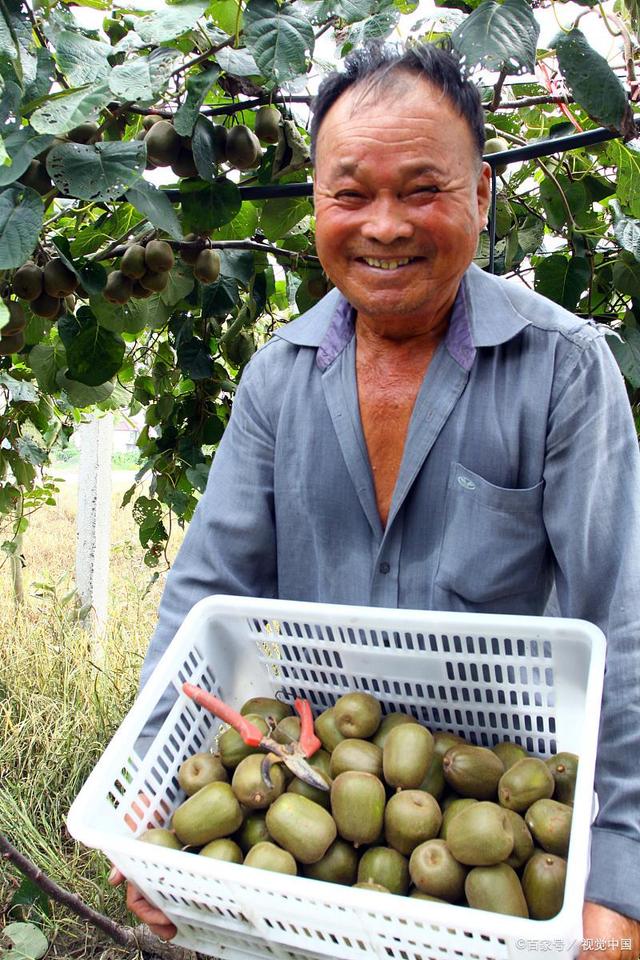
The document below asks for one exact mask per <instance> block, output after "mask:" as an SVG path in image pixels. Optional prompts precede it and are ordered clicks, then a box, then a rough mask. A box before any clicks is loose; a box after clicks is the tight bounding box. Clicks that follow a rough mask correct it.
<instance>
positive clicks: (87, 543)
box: [76, 413, 113, 662]
mask: <svg viewBox="0 0 640 960" xmlns="http://www.w3.org/2000/svg"><path fill="white" fill-rule="evenodd" d="M77 441H78V446H79V447H80V470H79V476H78V512H77V521H76V523H77V542H76V586H77V590H78V595H79V597H80V602H81V604H82V606H83V607H87V608H89V613H88V615H87V617H86V619H85V624H86V625H87V627H88V628H89V629H90V630H91V631H92V634H93V638H94V640H93V649H92V654H93V656H94V659H95V660H96V662H100V660H101V659H102V655H103V650H102V645H101V643H100V639H99V638H100V633H101V631H102V630H103V628H104V626H105V624H106V621H107V609H108V599H109V587H108V581H109V548H110V527H111V450H112V444H113V415H112V414H111V413H108V414H106V415H104V416H101V417H96V418H95V419H93V420H90V421H88V422H87V423H83V424H81V425H80V427H79V429H78V432H77Z"/></svg>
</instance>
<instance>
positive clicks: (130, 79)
mask: <svg viewBox="0 0 640 960" xmlns="http://www.w3.org/2000/svg"><path fill="white" fill-rule="evenodd" d="M177 56H179V54H178V51H176V50H167V49H166V48H159V49H157V50H152V51H151V53H150V54H149V55H148V56H147V57H141V56H139V55H138V56H136V58H135V59H134V60H127V61H126V62H125V63H121V64H119V65H118V66H116V67H114V68H113V70H112V71H111V76H110V77H109V86H110V87H111V90H112V92H113V93H114V94H115V96H116V97H122V99H123V100H140V101H141V102H142V103H153V102H154V101H155V100H156V99H157V98H158V97H160V96H161V94H163V93H164V91H165V89H166V87H167V84H168V83H169V77H170V76H171V70H172V69H173V65H174V61H175V59H176V57H177Z"/></svg>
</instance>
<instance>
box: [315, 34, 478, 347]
mask: <svg viewBox="0 0 640 960" xmlns="http://www.w3.org/2000/svg"><path fill="white" fill-rule="evenodd" d="M313 110H314V116H313V124H312V139H313V147H314V159H315V171H314V186H315V204H316V244H317V249H318V255H319V257H320V260H321V262H322V264H323V267H324V269H325V271H326V272H327V274H328V275H329V277H330V278H331V280H332V281H333V282H334V283H335V284H336V286H337V287H338V288H339V289H340V290H342V292H343V293H344V294H345V296H346V297H347V298H348V299H349V301H350V302H351V303H352V304H353V305H354V306H355V307H356V309H357V310H358V316H359V317H361V316H362V317H363V318H365V319H366V318H368V319H370V320H372V321H373V322H374V323H376V324H378V326H379V327H380V330H381V331H382V332H385V331H386V332H387V333H388V334H389V335H391V336H393V335H399V336H402V335H405V334H406V333H407V332H411V331H414V330H416V329H421V327H422V328H424V327H425V325H426V327H427V328H428V327H429V325H430V323H431V322H432V321H434V320H438V319H442V316H443V313H446V311H447V310H448V309H449V308H450V307H451V305H452V303H453V299H454V297H455V293H456V291H457V289H458V286H459V283H460V279H461V277H462V275H463V273H464V272H465V270H466V269H467V267H468V265H469V263H470V262H471V260H472V258H473V255H474V253H475V249H476V244H477V239H478V233H479V231H480V230H481V229H482V226H483V225H484V223H485V222H486V212H487V207H488V203H489V194H490V184H489V168H488V167H487V165H486V164H483V163H482V159H481V158H482V144H483V139H484V125H483V122H482V121H483V117H482V108H481V106H480V100H479V96H478V93H477V91H476V90H475V88H474V87H473V86H472V85H470V84H469V83H467V81H464V80H463V79H462V78H461V76H460V73H459V70H458V67H457V64H456V61H455V60H454V58H453V57H451V55H449V54H447V53H445V52H444V51H441V50H437V49H436V48H433V47H417V48H412V49H411V50H409V51H407V52H406V53H404V54H398V53H396V52H394V51H391V52H389V51H388V50H387V49H386V48H381V47H373V48H367V49H365V50H363V51H359V52H358V53H357V54H354V55H352V56H350V57H349V58H347V61H346V65H345V74H344V75H341V74H340V75H335V74H334V75H332V76H331V77H329V78H327V80H325V82H324V83H323V85H322V86H321V88H320V91H319V93H318V97H317V98H316V101H315V102H314V107H313ZM376 317H377V318H378V319H377V320H376Z"/></svg>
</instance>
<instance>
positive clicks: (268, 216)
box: [260, 197, 313, 240]
mask: <svg viewBox="0 0 640 960" xmlns="http://www.w3.org/2000/svg"><path fill="white" fill-rule="evenodd" d="M312 210H313V207H312V206H311V203H310V201H309V200H307V199H306V198H304V197H302V198H299V199H298V198H296V199H293V200H280V199H276V200H267V201H266V202H265V204H264V206H263V208H262V213H261V214H260V229H261V230H262V232H263V233H264V235H265V237H267V239H268V240H279V239H280V238H281V237H284V236H285V234H287V233H288V232H289V230H291V229H292V227H295V225H296V224H297V223H300V221H301V220H302V219H303V218H304V217H306V216H307V215H308V214H310V213H311V212H312Z"/></svg>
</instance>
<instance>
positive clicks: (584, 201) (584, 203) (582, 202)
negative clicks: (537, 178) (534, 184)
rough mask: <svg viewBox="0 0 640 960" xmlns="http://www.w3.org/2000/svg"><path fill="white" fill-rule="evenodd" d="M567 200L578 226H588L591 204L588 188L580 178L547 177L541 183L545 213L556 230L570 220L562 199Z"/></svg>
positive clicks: (541, 196) (541, 197) (541, 195)
mask: <svg viewBox="0 0 640 960" xmlns="http://www.w3.org/2000/svg"><path fill="white" fill-rule="evenodd" d="M556 182H557V184H558V185H559V186H560V190H562V194H564V197H565V200H566V202H567V205H568V207H569V209H570V210H571V215H572V217H573V219H574V220H575V222H576V223H577V224H578V226H587V220H588V217H589V213H590V204H589V199H588V197H587V189H586V187H585V185H584V184H583V183H582V182H581V181H580V180H569V178H568V177H562V176H560V177H556V180H555V181H554V180H551V179H550V178H545V179H544V180H543V181H542V183H541V184H540V199H541V200H542V205H543V207H544V210H545V213H546V214H547V218H548V220H549V225H550V226H551V227H553V229H554V230H561V229H562V227H563V226H564V224H565V223H566V222H567V220H568V214H567V208H566V206H565V203H564V201H563V199H562V194H561V193H560V190H558V186H557V185H556Z"/></svg>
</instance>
